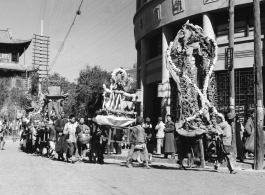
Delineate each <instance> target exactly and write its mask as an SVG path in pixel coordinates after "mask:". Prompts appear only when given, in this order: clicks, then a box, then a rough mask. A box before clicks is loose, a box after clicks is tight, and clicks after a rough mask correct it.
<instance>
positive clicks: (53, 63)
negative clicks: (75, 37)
mask: <svg viewBox="0 0 265 195" xmlns="http://www.w3.org/2000/svg"><path fill="white" fill-rule="evenodd" d="M83 1H84V0H82V1H81V3H80V5H79V8H78V10H77V12H76V14H75V17H74V20H73V22H72V24H71V26H70V28H69V30H68V32H67V34H66V36H65V38H64V40H63V42H62V45H61V47H60V48H59V51H58V53H57V54H56V56H55V58H54V60H53V62H52V64H51V67H50V70H51V69H52V68H53V67H54V65H55V62H56V60H57V59H58V57H59V55H60V53H61V51H62V48H63V46H64V44H65V41H66V39H67V37H68V35H69V33H70V31H71V29H72V27H73V26H74V23H75V20H76V17H77V15H80V14H81V11H80V8H81V6H82V3H83Z"/></svg>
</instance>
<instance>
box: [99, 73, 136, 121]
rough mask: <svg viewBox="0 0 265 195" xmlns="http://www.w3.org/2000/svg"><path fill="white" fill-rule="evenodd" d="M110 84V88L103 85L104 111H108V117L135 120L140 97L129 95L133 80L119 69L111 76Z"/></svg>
mask: <svg viewBox="0 0 265 195" xmlns="http://www.w3.org/2000/svg"><path fill="white" fill-rule="evenodd" d="M110 83H111V84H110V87H109V88H107V87H106V85H105V84H104V85H103V89H104V93H103V97H104V101H103V105H102V111H106V112H107V115H114V116H122V117H128V118H135V117H136V114H137V113H136V112H135V103H136V101H137V99H138V96H137V94H136V93H134V94H131V93H128V91H129V90H130V89H131V84H132V83H133V78H132V77H131V76H130V75H128V74H127V73H126V71H125V70H124V69H122V68H117V69H115V70H113V72H112V74H111V79H110Z"/></svg>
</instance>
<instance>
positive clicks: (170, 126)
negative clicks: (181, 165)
mask: <svg viewBox="0 0 265 195" xmlns="http://www.w3.org/2000/svg"><path fill="white" fill-rule="evenodd" d="M174 130H175V126H174V123H173V121H172V120H171V116H170V115H167V122H166V124H165V129H164V131H165V138H164V142H165V144H164V146H165V147H164V154H165V158H167V156H168V154H171V158H172V159H175V153H176V149H175V136H174Z"/></svg>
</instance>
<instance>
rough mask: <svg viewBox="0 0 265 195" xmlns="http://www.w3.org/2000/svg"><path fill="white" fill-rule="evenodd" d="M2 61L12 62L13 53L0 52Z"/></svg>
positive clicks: (0, 60)
mask: <svg viewBox="0 0 265 195" xmlns="http://www.w3.org/2000/svg"><path fill="white" fill-rule="evenodd" d="M0 62H11V53H0Z"/></svg>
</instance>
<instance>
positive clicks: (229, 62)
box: [225, 47, 234, 70]
mask: <svg viewBox="0 0 265 195" xmlns="http://www.w3.org/2000/svg"><path fill="white" fill-rule="evenodd" d="M233 55H234V48H233V47H228V48H226V49H225V67H226V68H227V69H229V70H231V69H232V68H233V59H234V56H233Z"/></svg>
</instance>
